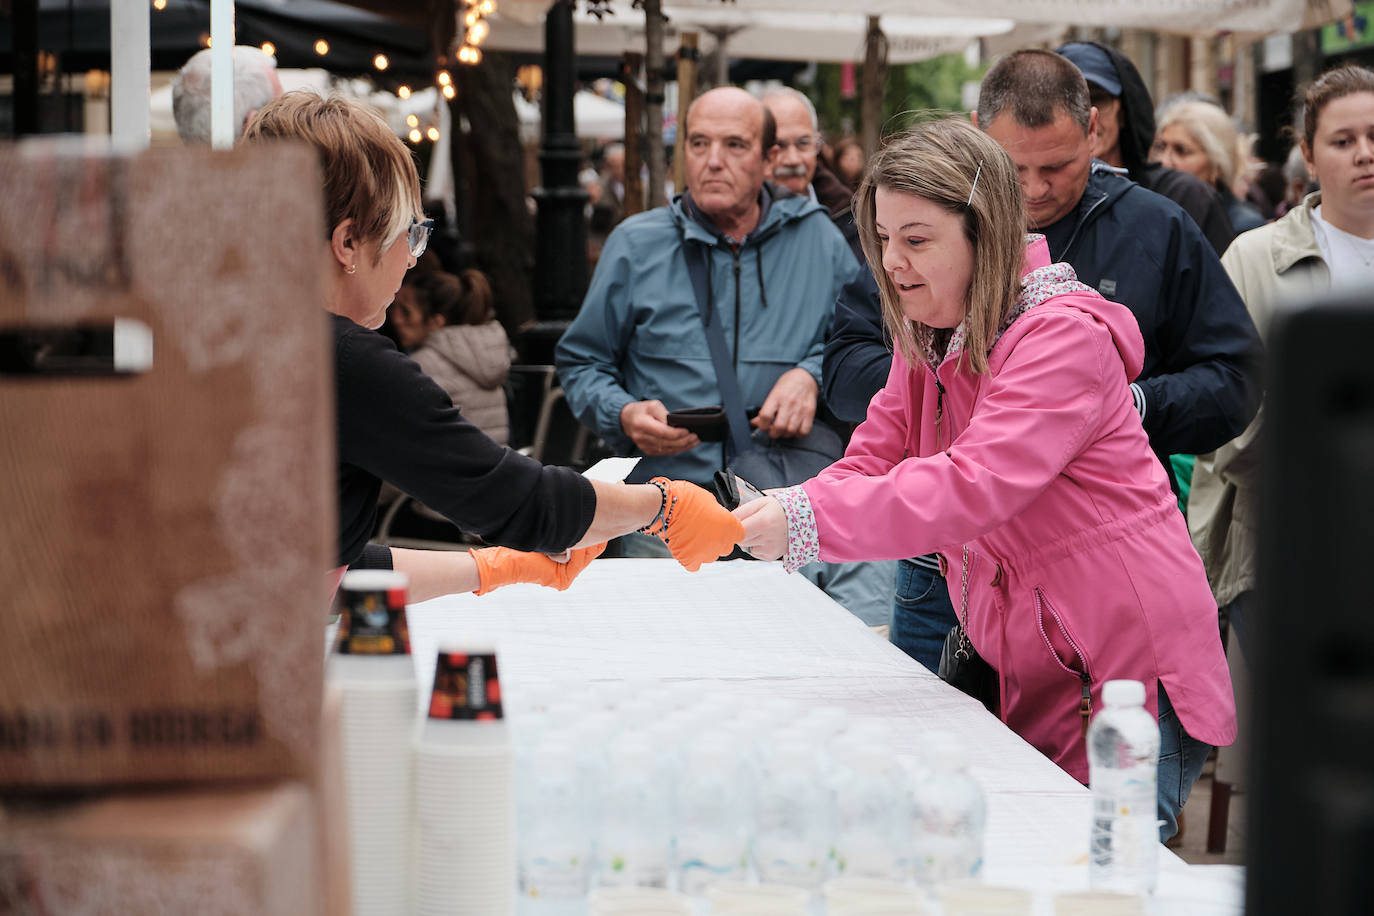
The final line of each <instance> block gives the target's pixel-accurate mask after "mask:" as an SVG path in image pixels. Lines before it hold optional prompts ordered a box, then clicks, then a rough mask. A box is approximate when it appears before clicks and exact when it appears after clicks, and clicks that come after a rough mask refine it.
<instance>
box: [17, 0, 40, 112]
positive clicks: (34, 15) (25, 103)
mask: <svg viewBox="0 0 1374 916" xmlns="http://www.w3.org/2000/svg"><path fill="white" fill-rule="evenodd" d="M12 9H13V11H14V18H13V20H12V21H13V23H14V135H15V136H16V137H22V136H24V135H25V134H36V133H38V0H14V5H13V7H12Z"/></svg>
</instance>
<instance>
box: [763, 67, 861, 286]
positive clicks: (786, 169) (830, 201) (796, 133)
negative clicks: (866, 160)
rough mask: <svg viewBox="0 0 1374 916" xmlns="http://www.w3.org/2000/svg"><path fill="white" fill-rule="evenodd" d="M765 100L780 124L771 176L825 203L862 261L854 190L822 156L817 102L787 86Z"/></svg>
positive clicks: (836, 225)
mask: <svg viewBox="0 0 1374 916" xmlns="http://www.w3.org/2000/svg"><path fill="white" fill-rule="evenodd" d="M763 104H764V105H766V106H767V107H768V110H769V112H771V113H772V115H773V121H774V122H775V123H776V124H777V138H776V140H775V142H776V144H777V148H778V156H777V158H776V159H775V160H774V161H773V171H772V174H771V175H770V176H769V177H771V178H772V179H773V182H774V183H775V184H777V185H780V186H781V187H784V188H786V189H787V190H789V191H791V192H792V193H793V194H797V195H800V196H801V197H810V198H811V199H812V200H814V201H815V202H816V203H818V204H820V205H821V206H822V207H825V209H826V210H828V211H829V213H830V219H831V221H832V222H834V224H835V227H836V228H837V229H839V230H840V233H841V234H842V235H844V240H845V241H846V242H848V243H849V249H850V251H853V252H854V257H855V258H856V259H857V260H858V262H859V263H860V264H862V263H863V259H864V256H863V251H862V250H861V249H860V247H859V230H858V228H857V227H856V226H855V225H854V214H853V212H851V210H850V208H849V204H850V199H851V197H852V194H851V192H850V190H849V188H847V187H845V185H844V182H842V181H840V179H838V178H836V177H835V174H834V173H833V172H831V171H830V169H828V168H826V165H825V163H824V162H822V161H821V158H820V152H821V131H820V121H819V119H817V117H816V106H815V105H812V104H811V100H810V99H808V98H807V97H806V96H805V95H803V94H802V93H800V92H798V91H797V90H795V89H788V88H785V87H784V88H781V89H773V90H770V91H768V92H766V93H764V96H763Z"/></svg>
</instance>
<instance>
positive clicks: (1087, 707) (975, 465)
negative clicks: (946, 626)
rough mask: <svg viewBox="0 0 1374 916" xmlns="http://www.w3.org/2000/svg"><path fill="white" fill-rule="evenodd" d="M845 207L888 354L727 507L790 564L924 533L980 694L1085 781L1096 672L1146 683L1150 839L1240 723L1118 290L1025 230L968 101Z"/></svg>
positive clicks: (884, 165) (888, 153)
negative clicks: (1159, 456) (866, 387)
mask: <svg viewBox="0 0 1374 916" xmlns="http://www.w3.org/2000/svg"><path fill="white" fill-rule="evenodd" d="M855 207H856V214H855V215H856V218H857V220H858V223H859V231H860V237H861V238H862V240H863V246H864V253H865V255H866V257H867V260H868V264H869V267H870V269H871V270H872V271H873V275H874V277H875V279H876V280H877V283H878V287H879V292H880V296H881V299H882V307H883V318H884V323H885V325H886V327H887V328H888V330H889V331H890V332H891V334H892V338H893V341H894V343H895V348H896V353H895V355H894V358H893V364H892V370H891V373H890V374H889V376H888V381H887V385H886V387H884V388H883V389H882V390H881V391H879V392H878V394H877V396H876V397H875V398H874V399H873V402H872V404H871V405H870V407H869V411H868V419H867V420H866V421H865V422H864V424H863V425H861V426H860V427H859V428H858V430H857V431H856V432H855V434H854V438H853V440H852V442H851V443H850V446H849V449H848V451H847V452H846V453H845V457H844V458H843V459H841V460H840V461H838V462H836V463H835V464H833V465H831V466H830V467H829V468H827V469H826V470H825V471H823V472H821V474H820V475H819V476H817V477H815V478H813V479H812V480H810V481H808V482H806V483H804V484H802V485H801V486H798V487H789V488H787V489H783V490H778V491H775V492H774V493H773V494H771V496H770V498H768V499H762V500H755V501H754V502H751V503H747V504H746V505H745V506H743V507H741V508H740V509H739V510H737V511H736V514H737V515H738V516H739V517H740V518H741V519H742V520H743V521H744V528H745V538H744V540H743V541H742V544H743V546H744V547H745V548H746V549H748V550H750V551H751V552H752V553H754V555H756V556H761V557H764V558H775V557H783V558H784V561H785V564H786V565H787V567H788V568H795V567H796V566H798V565H800V564H802V563H806V562H808V561H809V560H812V559H815V558H817V557H819V558H821V559H825V560H838V561H845V560H861V559H874V560H876V559H897V558H901V557H911V556H918V555H920V554H924V553H930V552H932V551H935V552H938V553H939V554H940V557H941V564H942V566H944V567H945V568H946V569H947V571H948V575H949V580H950V592H951V597H952V598H953V599H954V606H955V610H956V613H957V615H958V617H959V620H960V622H961V624H962V625H963V627H964V629H965V631H966V632H967V635H968V637H969V639H970V640H971V642H972V644H973V647H974V648H975V649H976V650H977V651H978V653H979V654H980V655H982V657H983V658H984V659H986V660H987V661H988V662H989V663H990V664H991V665H992V667H993V668H995V669H996V670H997V672H998V675H999V678H998V680H999V686H998V695H997V697H996V700H995V703H994V705H995V708H996V712H997V713H998V714H999V715H1000V716H1001V718H1002V719H1003V721H1005V722H1006V723H1007V724H1008V725H1009V726H1011V728H1013V729H1014V730H1015V731H1016V732H1018V733H1019V734H1020V735H1021V736H1022V737H1024V738H1025V739H1026V740H1027V741H1029V742H1030V743H1031V744H1033V745H1035V746H1036V747H1037V748H1039V749H1040V750H1041V751H1042V752H1043V753H1044V754H1045V755H1046V756H1048V757H1050V758H1051V759H1052V760H1054V761H1055V762H1056V763H1058V764H1059V765H1060V766H1061V767H1063V768H1064V769H1065V770H1067V771H1068V772H1069V773H1070V774H1071V775H1072V776H1074V777H1075V778H1077V779H1078V780H1079V781H1082V782H1086V780H1087V777H1088V761H1087V751H1086V747H1085V743H1084V738H1083V735H1084V726H1085V724H1086V721H1087V718H1088V716H1089V715H1090V713H1091V712H1092V710H1094V709H1096V708H1097V706H1098V704H1099V702H1100V698H1101V696H1100V691H1101V688H1102V685H1103V684H1104V683H1105V682H1106V681H1108V680H1111V679H1113V678H1134V679H1136V680H1140V681H1142V682H1144V683H1145V685H1146V692H1147V695H1148V704H1149V707H1150V709H1151V710H1152V711H1153V710H1155V709H1157V710H1158V715H1159V722H1160V734H1161V760H1160V779H1159V813H1160V817H1161V818H1162V819H1163V820H1164V822H1165V824H1164V827H1162V828H1161V834H1162V837H1164V838H1167V837H1168V836H1172V835H1173V833H1174V831H1175V823H1176V817H1177V814H1178V811H1179V809H1180V808H1181V807H1182V805H1183V802H1184V801H1185V800H1186V799H1187V796H1188V791H1189V790H1190V789H1191V787H1192V784H1193V782H1194V781H1195V780H1196V779H1197V776H1198V773H1199V772H1200V771H1201V768H1202V763H1203V760H1204V758H1205V757H1206V756H1207V752H1208V750H1209V745H1216V744H1227V743H1229V742H1230V741H1232V740H1233V739H1234V736H1235V728H1236V723H1235V707H1234V702H1233V699H1232V696H1231V684H1230V679H1229V676H1228V674H1227V670H1226V662H1225V659H1224V658H1223V656H1222V650H1221V640H1220V638H1219V636H1218V632H1217V626H1216V605H1215V604H1214V603H1213V601H1212V596H1211V594H1210V592H1209V591H1208V589H1207V580H1206V575H1205V574H1204V572H1203V570H1202V564H1201V563H1200V562H1199V560H1198V558H1197V554H1196V552H1195V551H1194V550H1193V548H1192V545H1191V544H1190V543H1189V541H1188V532H1187V529H1186V527H1185V526H1184V523H1183V518H1182V516H1180V515H1179V513H1178V509H1177V508H1176V507H1175V505H1174V500H1173V494H1172V492H1171V491H1170V489H1169V482H1168V479H1167V478H1166V477H1165V474H1164V470H1163V468H1162V467H1161V466H1160V464H1159V462H1158V461H1157V460H1156V459H1155V457H1154V455H1153V453H1152V452H1151V451H1150V445H1149V442H1148V440H1147V439H1146V436H1145V431H1144V430H1143V429H1142V428H1141V424H1140V415H1139V413H1137V412H1136V410H1135V407H1134V401H1133V400H1132V396H1131V392H1130V387H1129V384H1130V381H1131V379H1132V378H1134V377H1135V375H1136V373H1138V372H1139V371H1140V368H1141V364H1142V361H1143V358H1144V343H1143V341H1142V338H1141V335H1140V330H1139V328H1138V326H1137V323H1136V320H1135V318H1134V316H1133V315H1132V314H1131V312H1130V311H1129V310H1128V309H1127V308H1126V307H1125V306H1122V305H1118V304H1116V303H1113V302H1110V301H1108V300H1106V299H1104V298H1102V297H1101V296H1100V295H1098V294H1097V293H1096V292H1095V291H1093V290H1092V289H1090V288H1088V287H1086V286H1084V285H1083V284H1081V283H1079V282H1078V281H1077V279H1076V278H1075V276H1074V272H1073V269H1072V268H1071V267H1070V266H1069V265H1067V264H1051V263H1050V261H1049V252H1048V249H1047V247H1046V245H1045V242H1044V239H1043V237H1041V236H1038V235H1035V236H1031V237H1030V238H1029V239H1027V238H1026V237H1025V236H1024V235H1023V229H1022V227H1024V226H1025V225H1026V215H1025V204H1024V202H1023V199H1022V194H1021V188H1020V184H1019V182H1018V179H1017V173H1016V169H1015V167H1014V166H1013V164H1012V162H1011V160H1010V159H1009V158H1008V156H1007V154H1006V153H1005V152H1004V151H1003V150H1002V148H1001V147H1000V146H999V145H998V144H997V143H996V142H995V141H994V140H992V139H991V138H990V137H988V136H987V135H985V134H983V133H982V132H981V131H979V130H977V129H976V128H974V127H973V126H972V125H970V124H969V123H968V122H967V121H964V120H962V119H953V120H943V121H937V122H933V123H929V124H925V125H922V126H920V127H917V128H914V129H913V130H911V131H910V132H908V133H906V134H903V135H901V136H899V137H897V138H895V139H893V140H892V141H891V142H889V143H888V144H887V145H886V146H885V147H884V148H883V149H882V150H881V151H880V152H879V153H878V154H877V155H876V156H875V158H874V160H873V162H871V163H870V166H869V172H868V174H867V176H866V177H865V179H864V182H863V184H862V185H861V186H860V188H859V192H858V195H857V197H856V203H855Z"/></svg>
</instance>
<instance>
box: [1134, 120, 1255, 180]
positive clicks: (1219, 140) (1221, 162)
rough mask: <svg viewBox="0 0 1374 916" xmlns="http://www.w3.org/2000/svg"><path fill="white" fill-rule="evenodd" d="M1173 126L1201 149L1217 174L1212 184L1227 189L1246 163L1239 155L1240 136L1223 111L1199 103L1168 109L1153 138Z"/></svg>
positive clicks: (1156, 127)
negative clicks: (1184, 133) (1179, 128)
mask: <svg viewBox="0 0 1374 916" xmlns="http://www.w3.org/2000/svg"><path fill="white" fill-rule="evenodd" d="M1174 124H1177V125H1178V126H1180V127H1182V128H1183V129H1184V130H1186V131H1187V132H1188V136H1190V137H1192V138H1193V142H1195V143H1196V144H1197V145H1198V146H1200V147H1201V148H1202V152H1203V154H1204V155H1206V157H1207V161H1208V162H1209V163H1210V164H1211V166H1212V168H1213V169H1215V170H1216V175H1215V176H1214V177H1213V178H1212V183H1213V184H1215V185H1217V186H1218V187H1224V188H1230V187H1231V185H1232V184H1233V183H1234V182H1235V180H1236V175H1237V174H1238V173H1239V172H1240V171H1241V170H1242V169H1243V168H1244V164H1245V163H1244V160H1243V159H1242V158H1241V155H1240V150H1241V143H1240V133H1239V132H1238V131H1237V130H1236V125H1235V124H1234V123H1232V121H1231V116H1230V115H1228V114H1227V113H1226V110H1225V109H1224V108H1222V107H1221V106H1219V105H1215V104H1213V103H1212V102H1202V101H1187V102H1179V103H1178V104H1176V105H1170V106H1169V107H1168V108H1166V109H1164V111H1163V112H1161V113H1160V117H1159V124H1157V125H1156V126H1155V136H1156V137H1157V136H1159V134H1160V133H1161V132H1162V131H1163V130H1164V128H1166V127H1170V126H1172V125H1174Z"/></svg>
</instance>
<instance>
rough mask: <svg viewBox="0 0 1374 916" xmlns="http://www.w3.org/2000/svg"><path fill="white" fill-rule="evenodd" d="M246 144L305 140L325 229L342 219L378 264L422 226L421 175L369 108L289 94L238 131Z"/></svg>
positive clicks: (341, 100) (301, 93)
mask: <svg viewBox="0 0 1374 916" xmlns="http://www.w3.org/2000/svg"><path fill="white" fill-rule="evenodd" d="M243 139H244V141H245V142H256V141H261V140H304V141H305V142H306V143H309V144H310V145H312V146H314V147H315V150H316V151H317V152H318V153H319V156H320V166H321V168H322V169H323V170H324V213H325V227H326V230H327V231H328V232H330V233H331V234H332V233H333V231H334V228H335V227H336V226H338V225H339V223H342V222H343V221H344V220H346V219H351V220H353V227H354V233H355V235H356V236H357V237H358V238H359V239H360V240H362V241H366V242H372V241H375V242H377V243H378V245H377V257H378V258H380V257H381V253H382V252H383V251H385V250H386V249H387V248H389V247H390V246H391V245H392V244H394V243H395V242H396V240H397V239H399V238H401V236H402V235H404V234H405V233H406V232H407V231H408V229H409V228H410V222H411V220H412V219H423V218H424V208H423V207H422V205H421V202H420V176H419V174H418V173H417V172H416V171H415V161H414V160H413V159H412V158H411V155H410V151H409V150H408V149H406V146H405V144H404V143H402V142H401V140H400V138H399V137H397V136H396V134H395V133H393V132H392V130H391V128H390V127H388V126H387V123H386V121H385V120H383V119H382V117H381V116H380V115H378V114H377V113H376V112H374V111H373V110H372V109H371V108H368V107H367V106H366V105H364V104H362V103H361V102H357V101H354V100H353V99H345V98H341V97H338V96H334V97H331V98H323V97H321V96H319V95H316V94H315V93H313V92H309V91H298V92H288V93H286V94H285V95H282V96H280V97H279V98H277V99H275V100H274V101H272V102H270V103H268V104H267V105H265V106H263V109H262V110H261V111H259V112H258V114H257V117H255V118H253V121H252V123H250V124H249V125H248V128H247V129H246V130H245V131H244V132H243Z"/></svg>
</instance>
